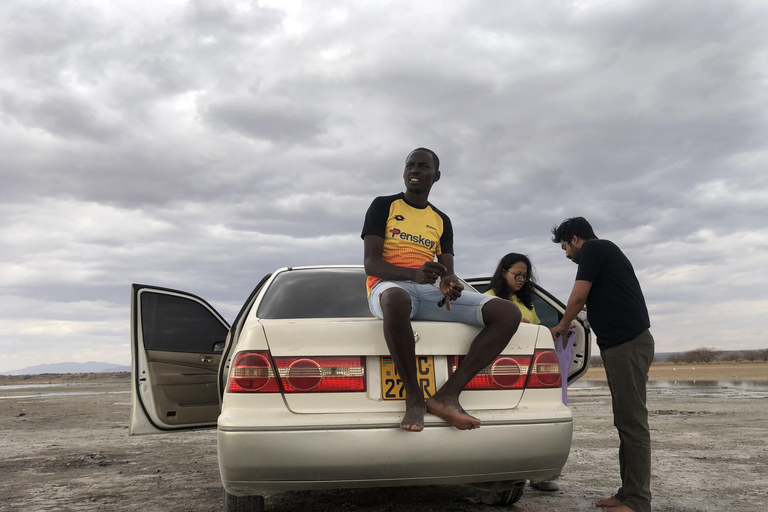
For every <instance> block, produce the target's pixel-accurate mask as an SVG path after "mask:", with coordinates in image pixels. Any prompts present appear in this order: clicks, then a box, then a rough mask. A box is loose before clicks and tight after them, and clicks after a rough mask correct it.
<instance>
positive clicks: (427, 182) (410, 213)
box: [361, 148, 520, 432]
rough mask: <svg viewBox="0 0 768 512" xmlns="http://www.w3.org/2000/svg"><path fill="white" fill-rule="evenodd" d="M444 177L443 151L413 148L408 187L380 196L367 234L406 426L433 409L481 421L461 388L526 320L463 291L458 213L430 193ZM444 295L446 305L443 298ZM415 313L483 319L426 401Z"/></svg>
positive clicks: (375, 302)
mask: <svg viewBox="0 0 768 512" xmlns="http://www.w3.org/2000/svg"><path fill="white" fill-rule="evenodd" d="M439 179H440V159H439V158H438V157H437V155H436V154H435V153H434V152H433V151H431V150H429V149H426V148H418V149H415V150H413V151H412V152H411V153H410V154H409V155H408V158H407V159H406V161H405V171H404V172H403V180H404V181H405V192H404V193H402V192H401V193H400V194H396V195H393V196H382V197H377V198H376V199H374V200H373V202H372V203H371V206H370V207H369V208H368V212H367V213H366V215H365V224H364V225H363V232H362V235H361V236H362V238H363V241H364V245H365V249H364V259H365V271H366V273H367V274H368V281H367V288H368V305H369V307H370V308H371V312H372V313H373V314H374V316H376V317H377V318H380V319H382V320H383V321H384V323H383V326H384V338H385V339H386V342H387V347H388V348H389V353H390V354H391V355H392V360H393V361H394V363H395V367H396V368H397V371H398V373H399V374H400V378H401V380H402V381H403V387H404V388H405V415H404V416H403V419H402V421H401V422H400V428H401V429H403V430H405V431H408V432H420V431H422V430H424V413H425V412H426V411H429V412H431V413H432V414H435V415H436V416H439V417H440V418H442V419H443V420H445V421H447V422H448V423H450V424H451V425H453V426H454V427H456V428H458V429H460V430H470V429H474V428H478V427H480V420H479V419H478V418H475V417H474V416H471V415H469V414H468V413H467V412H466V411H465V410H464V409H463V408H462V407H461V404H460V403H459V393H461V391H462V390H463V389H464V387H465V386H466V385H467V383H469V381H470V380H472V378H473V377H474V376H475V375H476V374H477V372H479V371H480V370H482V369H483V368H485V367H486V366H488V365H489V364H490V363H491V362H493V360H494V359H495V358H496V356H498V355H499V354H500V353H501V351H502V350H503V349H504V347H506V346H507V343H508V342H509V340H510V338H512V335H514V334H515V332H516V331H517V327H518V325H519V324H520V310H519V309H518V308H517V307H516V306H515V305H514V304H512V303H511V302H509V301H506V300H499V299H497V298H495V297H491V296H489V295H483V294H480V293H467V294H463V295H462V293H461V292H462V290H463V286H462V285H461V283H460V282H459V280H458V278H457V277H456V276H455V275H454V273H453V228H452V226H451V220H450V219H449V218H448V216H447V215H445V214H444V213H443V212H441V211H440V210H438V209H437V208H435V207H434V206H432V205H431V204H430V203H429V202H428V201H427V198H428V197H429V191H430V190H431V189H432V185H434V183H435V182H436V181H438V180H439ZM435 257H437V261H435ZM443 299H445V301H447V303H446V307H441V306H442V303H441V304H440V305H438V303H439V302H442V301H443ZM449 309H450V311H449ZM411 319H419V320H436V321H444V322H462V323H466V324H472V325H478V326H483V327H484V328H483V330H482V331H480V333H479V334H478V335H477V336H476V337H475V339H474V341H473V342H472V345H471V346H470V348H469V352H468V353H467V355H466V357H465V358H464V360H463V361H462V362H461V364H460V365H459V367H458V368H457V369H456V371H455V372H454V373H453V375H451V377H450V378H449V379H448V380H447V381H446V383H445V384H444V385H443V387H441V388H440V389H439V390H438V391H437V393H435V395H434V396H433V397H430V398H429V399H427V400H426V401H425V400H424V396H423V393H422V390H421V387H420V386H419V383H418V374H417V369H416V350H415V346H414V340H413V329H412V328H411Z"/></svg>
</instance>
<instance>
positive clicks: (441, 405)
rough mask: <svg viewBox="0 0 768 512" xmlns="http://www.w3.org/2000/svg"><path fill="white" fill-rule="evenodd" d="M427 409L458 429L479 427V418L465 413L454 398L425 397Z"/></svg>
mask: <svg viewBox="0 0 768 512" xmlns="http://www.w3.org/2000/svg"><path fill="white" fill-rule="evenodd" d="M426 404H427V410H428V411H429V412H431V413H432V414H434V415H435V416H437V417H439V418H442V419H444V420H445V421H447V422H448V423H450V424H451V425H453V426H454V427H456V428H457V429H459V430H472V429H473V428H480V420H479V419H477V418H475V417H474V416H470V415H469V414H467V411H465V410H464V409H463V408H462V407H461V405H459V400H458V399H456V398H445V397H441V396H439V395H436V396H433V397H430V398H427V401H426Z"/></svg>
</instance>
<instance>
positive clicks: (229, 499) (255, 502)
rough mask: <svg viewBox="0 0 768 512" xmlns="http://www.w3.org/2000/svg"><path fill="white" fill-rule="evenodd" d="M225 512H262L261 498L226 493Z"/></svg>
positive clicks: (262, 500)
mask: <svg viewBox="0 0 768 512" xmlns="http://www.w3.org/2000/svg"><path fill="white" fill-rule="evenodd" d="M224 510H225V511H226V512H264V497H263V496H235V495H234V494H229V493H226V496H225V498H224Z"/></svg>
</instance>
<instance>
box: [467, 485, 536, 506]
mask: <svg viewBox="0 0 768 512" xmlns="http://www.w3.org/2000/svg"><path fill="white" fill-rule="evenodd" d="M523 491H525V485H516V486H515V487H513V488H511V489H502V490H500V491H477V495H478V496H479V497H480V501H482V502H483V503H485V504H486V505H511V504H513V503H517V502H518V501H520V498H522V497H523Z"/></svg>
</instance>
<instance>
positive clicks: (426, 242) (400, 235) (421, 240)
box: [389, 228, 437, 249]
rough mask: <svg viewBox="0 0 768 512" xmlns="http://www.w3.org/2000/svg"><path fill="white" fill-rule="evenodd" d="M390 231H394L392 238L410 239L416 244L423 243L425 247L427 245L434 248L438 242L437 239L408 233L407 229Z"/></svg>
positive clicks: (392, 230) (391, 230)
mask: <svg viewBox="0 0 768 512" xmlns="http://www.w3.org/2000/svg"><path fill="white" fill-rule="evenodd" d="M389 232H390V233H392V238H399V239H401V240H408V241H409V242H413V243H415V244H419V245H423V246H424V247H427V248H428V249H432V248H434V247H435V244H437V241H436V240H429V239H428V238H424V237H423V236H421V235H418V236H417V235H412V234H410V233H406V232H405V231H400V230H399V229H397V228H395V229H390V230H389Z"/></svg>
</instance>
